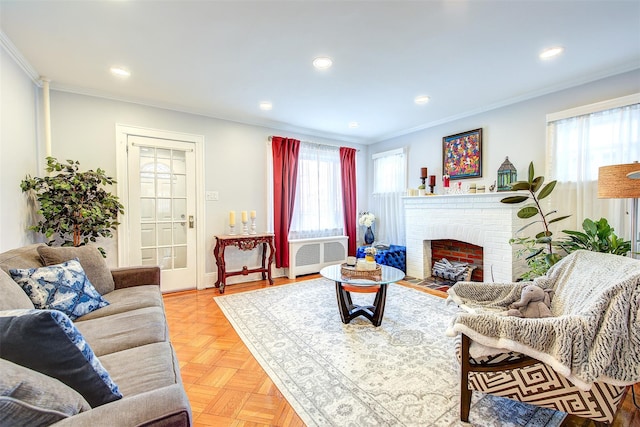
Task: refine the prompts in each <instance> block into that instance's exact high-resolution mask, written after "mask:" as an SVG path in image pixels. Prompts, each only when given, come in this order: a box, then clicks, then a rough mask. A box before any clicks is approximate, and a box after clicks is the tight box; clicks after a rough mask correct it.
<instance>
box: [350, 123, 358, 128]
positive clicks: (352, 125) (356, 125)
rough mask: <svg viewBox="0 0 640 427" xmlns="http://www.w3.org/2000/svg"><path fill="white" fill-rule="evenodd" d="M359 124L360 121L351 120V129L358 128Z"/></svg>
mask: <svg viewBox="0 0 640 427" xmlns="http://www.w3.org/2000/svg"><path fill="white" fill-rule="evenodd" d="M358 126H360V125H359V124H358V122H349V127H350V128H351V129H355V128H357V127H358Z"/></svg>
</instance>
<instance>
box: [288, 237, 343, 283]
mask: <svg viewBox="0 0 640 427" xmlns="http://www.w3.org/2000/svg"><path fill="white" fill-rule="evenodd" d="M348 241H349V238H348V237H347V236H333V237H318V238H313V239H296V240H289V279H295V278H296V276H299V275H301V274H311V273H318V272H319V271H320V270H321V269H322V268H323V267H326V266H327V265H332V264H341V263H343V262H345V261H346V260H347V251H348V247H347V242H348Z"/></svg>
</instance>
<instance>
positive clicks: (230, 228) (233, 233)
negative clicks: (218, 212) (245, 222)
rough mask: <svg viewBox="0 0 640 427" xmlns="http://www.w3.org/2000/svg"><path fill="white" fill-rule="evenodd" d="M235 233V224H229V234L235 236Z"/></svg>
mask: <svg viewBox="0 0 640 427" xmlns="http://www.w3.org/2000/svg"><path fill="white" fill-rule="evenodd" d="M235 235H236V225H235V224H229V236H235Z"/></svg>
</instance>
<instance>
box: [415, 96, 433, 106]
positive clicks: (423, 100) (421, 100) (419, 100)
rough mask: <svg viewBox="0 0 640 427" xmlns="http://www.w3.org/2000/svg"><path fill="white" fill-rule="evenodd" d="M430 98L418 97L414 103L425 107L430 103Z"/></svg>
mask: <svg viewBox="0 0 640 427" xmlns="http://www.w3.org/2000/svg"><path fill="white" fill-rule="evenodd" d="M429 99H430V98H429V97H428V96H427V95H418V96H416V97H415V99H414V100H413V102H415V103H416V104H418V105H424V104H426V103H427V102H429Z"/></svg>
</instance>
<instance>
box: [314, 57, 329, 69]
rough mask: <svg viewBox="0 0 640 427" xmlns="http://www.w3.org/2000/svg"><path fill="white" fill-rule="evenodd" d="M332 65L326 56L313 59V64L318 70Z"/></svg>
mask: <svg viewBox="0 0 640 427" xmlns="http://www.w3.org/2000/svg"><path fill="white" fill-rule="evenodd" d="M332 65H333V60H332V59H331V58H329V57H328V56H319V57H317V58H316V59H314V60H313V66H314V67H316V68H317V69H318V70H326V69H327V68H330V67H331V66H332Z"/></svg>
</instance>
